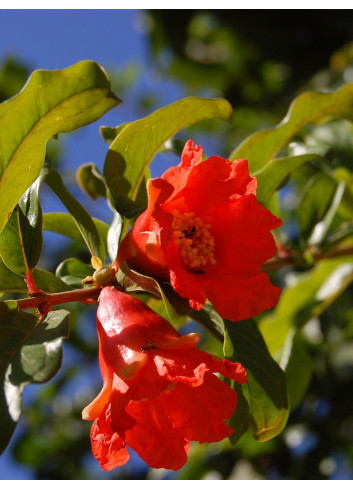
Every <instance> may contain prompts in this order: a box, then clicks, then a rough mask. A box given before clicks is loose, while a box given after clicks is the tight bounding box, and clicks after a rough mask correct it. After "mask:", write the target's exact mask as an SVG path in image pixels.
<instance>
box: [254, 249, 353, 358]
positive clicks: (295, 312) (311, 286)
mask: <svg viewBox="0 0 353 489" xmlns="http://www.w3.org/2000/svg"><path fill="white" fill-rule="evenodd" d="M352 281H353V257H352V256H343V257H339V258H331V259H326V260H321V261H319V262H318V264H317V265H316V266H315V268H314V269H313V270H310V271H308V272H305V273H301V274H300V275H297V277H296V280H295V283H294V284H293V285H288V286H287V287H286V288H285V290H283V292H282V295H281V297H280V300H279V302H278V304H277V306H276V308H275V310H274V312H273V313H271V314H269V315H267V316H265V317H264V318H262V319H261V321H260V322H259V326H260V330H261V332H262V334H263V336H264V338H265V341H266V344H267V346H268V349H269V350H270V352H271V353H272V354H275V353H277V352H278V351H280V350H282V348H283V347H284V345H285V342H286V339H287V337H288V334H289V333H291V331H292V330H296V329H298V328H300V327H302V326H303V325H304V324H306V323H307V322H308V321H309V319H311V318H312V317H316V316H318V315H319V314H321V313H322V312H323V311H324V310H325V309H326V308H327V307H328V306H329V305H330V304H331V303H332V302H333V301H334V300H335V299H336V298H337V297H338V296H339V295H340V294H341V293H342V292H343V290H345V289H346V287H348V285H349V284H350V283H351V282H352Z"/></svg>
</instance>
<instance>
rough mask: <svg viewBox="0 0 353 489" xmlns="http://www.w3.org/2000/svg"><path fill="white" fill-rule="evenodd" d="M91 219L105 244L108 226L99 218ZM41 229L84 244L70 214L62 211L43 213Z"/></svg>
mask: <svg viewBox="0 0 353 489" xmlns="http://www.w3.org/2000/svg"><path fill="white" fill-rule="evenodd" d="M92 219H93V222H94V224H95V226H96V229H97V231H98V233H99V235H100V239H101V243H102V244H104V245H105V244H106V242H107V234H108V230H109V226H108V224H106V223H105V222H103V221H100V220H99V219H96V218H94V217H93V218H92ZM43 230H45V231H52V232H53V233H58V234H62V235H64V236H67V237H68V238H71V239H73V240H74V241H77V242H78V243H82V244H85V241H84V239H83V236H82V234H81V233H80V231H79V229H78V227H77V225H76V224H75V221H74V219H73V217H72V216H71V215H70V214H65V213H63V212H48V213H45V214H43Z"/></svg>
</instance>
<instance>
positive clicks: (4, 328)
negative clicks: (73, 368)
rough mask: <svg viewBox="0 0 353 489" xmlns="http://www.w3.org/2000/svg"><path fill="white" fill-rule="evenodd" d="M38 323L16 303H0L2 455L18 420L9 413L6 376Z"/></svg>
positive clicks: (0, 427) (0, 429)
mask: <svg viewBox="0 0 353 489" xmlns="http://www.w3.org/2000/svg"><path fill="white" fill-rule="evenodd" d="M37 323H38V318H37V317H35V316H33V315H32V314H28V313H25V312H23V311H21V310H19V309H18V308H17V303H16V302H15V301H9V302H2V303H0V348H1V354H0V432H1V436H0V453H1V452H3V450H4V449H5V448H6V445H7V444H8V442H9V440H10V438H11V436H12V433H13V431H14V429H15V427H16V422H17V420H18V419H17V418H16V416H12V415H11V413H9V401H8V394H9V392H8V389H6V388H5V375H6V372H7V370H8V367H9V365H10V363H11V361H12V360H13V358H14V356H15V355H16V352H17V351H18V350H19V349H20V348H21V346H22V345H23V343H24V342H25V340H26V338H27V337H28V336H29V335H30V333H31V331H32V330H33V328H34V327H35V326H36V324H37ZM6 391H7V392H6Z"/></svg>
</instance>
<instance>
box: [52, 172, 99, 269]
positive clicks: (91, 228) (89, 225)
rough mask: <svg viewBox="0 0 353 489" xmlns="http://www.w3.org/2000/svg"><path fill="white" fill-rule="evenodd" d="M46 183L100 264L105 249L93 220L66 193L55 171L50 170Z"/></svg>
mask: <svg viewBox="0 0 353 489" xmlns="http://www.w3.org/2000/svg"><path fill="white" fill-rule="evenodd" d="M46 183H47V184H48V185H49V186H50V188H51V189H52V190H53V191H54V192H55V193H56V195H57V196H58V197H59V199H60V200H61V202H62V203H63V204H64V205H65V207H66V208H67V210H68V211H69V212H70V214H71V216H72V218H73V220H74V222H75V224H76V226H77V228H78V230H79V231H80V233H81V235H82V237H83V240H84V242H85V244H86V245H87V247H88V249H89V251H90V253H91V255H92V256H98V257H99V258H100V259H101V260H102V262H103V263H104V260H105V247H104V245H103V243H102V242H101V239H100V236H99V233H98V231H97V228H96V226H95V224H94V221H93V219H92V218H91V216H90V215H89V214H88V212H87V211H86V209H85V208H84V207H83V206H82V205H81V204H80V203H79V202H78V200H76V199H75V197H74V196H73V195H71V194H70V192H68V190H67V189H66V187H65V185H64V182H63V180H62V178H61V176H60V175H59V173H58V172H57V171H56V170H52V171H51V172H50V174H49V175H48V176H47V178H46Z"/></svg>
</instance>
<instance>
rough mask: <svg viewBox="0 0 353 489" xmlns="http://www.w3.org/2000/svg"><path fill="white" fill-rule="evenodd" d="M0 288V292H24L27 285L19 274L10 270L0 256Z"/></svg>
mask: <svg viewBox="0 0 353 489" xmlns="http://www.w3.org/2000/svg"><path fill="white" fill-rule="evenodd" d="M0 290H1V292H19V291H21V292H25V291H27V286H26V284H25V281H24V279H23V277H22V276H21V275H18V274H17V273H14V272H12V271H11V270H10V269H9V268H7V266H6V265H5V263H4V262H3V261H2V259H1V257H0Z"/></svg>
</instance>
